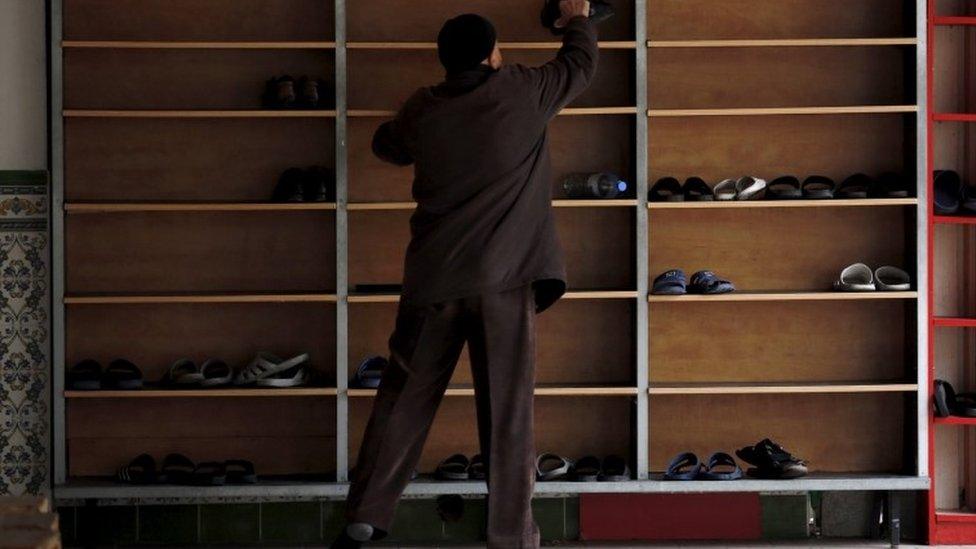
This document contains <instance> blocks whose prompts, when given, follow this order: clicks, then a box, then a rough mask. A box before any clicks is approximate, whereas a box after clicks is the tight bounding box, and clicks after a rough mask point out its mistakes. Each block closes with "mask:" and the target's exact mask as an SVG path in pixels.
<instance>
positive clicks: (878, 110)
mask: <svg viewBox="0 0 976 549" xmlns="http://www.w3.org/2000/svg"><path fill="white" fill-rule="evenodd" d="M914 112H918V106H916V105H861V106H838V107H763V108H735V109H650V110H648V111H647V116H649V117H651V118H667V117H682V116H783V115H828V114H889V113H914Z"/></svg>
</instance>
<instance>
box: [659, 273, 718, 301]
mask: <svg viewBox="0 0 976 549" xmlns="http://www.w3.org/2000/svg"><path fill="white" fill-rule="evenodd" d="M734 291H735V284H733V283H732V282H730V281H729V280H726V279H724V278H722V277H720V276H718V275H716V274H715V273H713V272H712V271H698V272H697V273H695V274H693V275H691V284H689V283H688V278H687V277H686V276H685V272H684V271H683V270H681V269H671V270H670V271H665V272H663V273H661V274H660V275H658V277H657V278H655V279H654V283H653V284H652V285H651V294H653V295H685V294H701V295H717V294H728V293H731V292H734Z"/></svg>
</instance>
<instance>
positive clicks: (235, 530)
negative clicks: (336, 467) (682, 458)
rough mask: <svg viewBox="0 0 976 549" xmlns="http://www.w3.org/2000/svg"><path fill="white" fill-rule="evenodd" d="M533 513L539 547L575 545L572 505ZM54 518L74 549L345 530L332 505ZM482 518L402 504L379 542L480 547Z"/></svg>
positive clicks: (83, 512)
mask: <svg viewBox="0 0 976 549" xmlns="http://www.w3.org/2000/svg"><path fill="white" fill-rule="evenodd" d="M455 503H456V502H455ZM532 507H533V511H534V512H535V515H536V522H538V523H539V528H540V530H541V533H542V537H543V539H544V540H546V541H564V540H575V539H577V538H578V536H579V500H578V499H577V498H545V499H537V500H535V501H533V505H532ZM58 512H59V513H60V514H61V525H62V532H63V536H64V542H65V544H66V545H68V546H73V547H77V546H83V545H85V544H98V545H100V546H101V545H106V546H112V545H136V544H146V545H164V544H179V545H197V544H201V545H258V544H265V543H273V544H283V545H293V544H317V543H322V544H325V543H328V542H330V541H331V540H332V539H334V538H335V536H336V535H338V533H339V532H340V531H341V529H342V527H343V526H344V525H345V503H343V502H335V501H323V502H293V503H292V502H273V503H227V504H204V505H141V506H127V507H122V506H91V507H89V506H82V507H63V508H60V509H58ZM486 512H487V505H486V501H485V500H484V499H483V498H473V499H467V498H466V499H464V500H463V513H461V514H460V516H456V517H451V518H450V519H449V520H445V519H444V518H443V517H442V516H441V513H440V512H439V510H438V502H437V500H436V499H404V500H402V501H401V502H400V505H399V506H398V507H397V512H396V518H395V519H394V522H393V528H392V532H391V533H390V536H389V538H388V539H387V540H384V541H387V542H391V543H412V544H421V545H423V544H436V543H441V542H447V543H448V544H465V543H467V544H471V543H475V544H477V543H479V542H483V541H484V540H485V516H486ZM455 519H456V520H455Z"/></svg>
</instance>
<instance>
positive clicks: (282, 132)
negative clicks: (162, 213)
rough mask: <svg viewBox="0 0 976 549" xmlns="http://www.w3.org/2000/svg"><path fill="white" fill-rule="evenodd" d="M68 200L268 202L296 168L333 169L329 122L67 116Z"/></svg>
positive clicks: (332, 123)
mask: <svg viewBox="0 0 976 549" xmlns="http://www.w3.org/2000/svg"><path fill="white" fill-rule="evenodd" d="M64 146H65V200H68V201H86V200H87V201H98V200H110V201H111V200H122V201H125V200H131V201H141V200H178V201H186V200H196V201H208V200H210V201H229V200H238V201H267V200H270V199H271V192H272V191H273V190H274V186H275V184H276V183H277V181H278V177H279V175H280V174H281V173H282V172H284V171H285V170H286V169H288V168H290V167H294V166H300V167H305V166H310V165H313V164H318V165H324V166H329V167H332V166H334V165H335V162H334V160H333V158H334V150H335V121H334V120H331V119H260V120H258V119H251V120H248V119H222V120H187V119H184V120H179V119H124V118H115V119H96V118H92V119H68V120H67V121H66V124H65V141H64Z"/></svg>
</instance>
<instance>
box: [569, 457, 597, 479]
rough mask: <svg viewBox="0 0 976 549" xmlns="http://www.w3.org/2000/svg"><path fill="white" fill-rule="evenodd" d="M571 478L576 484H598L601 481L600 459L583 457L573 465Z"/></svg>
mask: <svg viewBox="0 0 976 549" xmlns="http://www.w3.org/2000/svg"><path fill="white" fill-rule="evenodd" d="M570 476H571V478H572V479H573V480H575V481H576V482H596V481H597V480H599V479H600V459H599V458H597V457H596V456H583V457H581V458H579V460H577V461H576V463H574V464H573V470H572V472H571V475H570Z"/></svg>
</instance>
